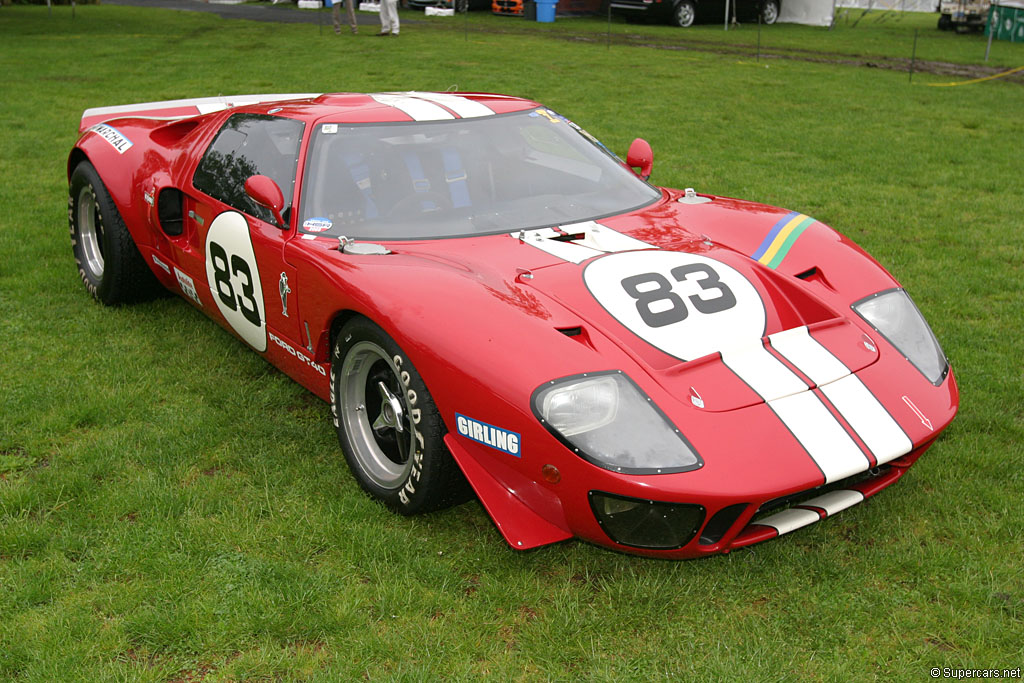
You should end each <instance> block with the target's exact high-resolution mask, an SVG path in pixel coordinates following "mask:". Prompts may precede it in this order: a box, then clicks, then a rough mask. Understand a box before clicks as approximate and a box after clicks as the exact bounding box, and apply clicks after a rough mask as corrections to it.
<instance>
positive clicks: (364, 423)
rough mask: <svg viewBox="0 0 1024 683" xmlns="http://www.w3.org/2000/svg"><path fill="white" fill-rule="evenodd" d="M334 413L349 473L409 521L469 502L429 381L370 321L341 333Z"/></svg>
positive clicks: (334, 360)
mask: <svg viewBox="0 0 1024 683" xmlns="http://www.w3.org/2000/svg"><path fill="white" fill-rule="evenodd" d="M331 412H332V414H333V416H334V424H335V427H336V429H337V431H338V441H339V442H340V443H341V448H342V451H343V452H344V454H345V459H346V460H347V462H348V465H349V468H350V469H351V470H352V474H353V475H354V476H355V478H356V480H357V481H358V482H359V485H360V486H362V488H363V489H364V490H365V491H366V492H368V493H369V494H370V495H372V496H373V497H375V498H377V499H379V500H381V501H382V502H384V503H385V504H386V505H388V506H389V507H391V508H393V509H395V510H396V511H398V512H400V513H402V514H407V515H409V514H416V513H421V512H430V511H432V510H438V509H441V508H445V507H448V506H450V505H453V504H455V503H460V502H462V501H463V500H465V499H466V498H468V494H469V487H468V484H467V482H466V480H465V478H464V477H463V476H462V472H461V471H460V470H459V467H458V465H457V464H456V463H455V460H454V459H453V458H452V456H451V454H450V453H448V449H447V448H446V447H445V445H444V440H443V439H444V434H445V427H444V422H443V421H442V420H441V415H440V414H439V413H438V410H437V407H436V406H435V405H434V401H433V399H432V398H431V397H430V392H429V391H428V390H427V387H426V385H425V384H424V383H423V379H422V378H421V377H420V375H419V373H418V372H417V371H416V368H415V367H414V366H413V364H412V363H411V362H410V361H409V359H408V357H407V356H406V355H405V353H404V352H403V351H402V349H401V348H400V347H399V346H398V344H397V343H395V341H394V340H393V339H391V337H389V336H388V334H387V333H386V332H384V330H382V329H381V328H380V327H378V326H377V325H376V324H374V323H373V322H371V321H370V320H367V319H366V318H362V317H359V318H354V319H352V320H350V321H349V322H348V323H346V324H345V326H344V327H343V328H342V329H341V331H340V332H339V333H338V338H337V340H336V342H335V344H334V350H333V354H332V357H331Z"/></svg>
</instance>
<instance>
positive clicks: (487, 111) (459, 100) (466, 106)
mask: <svg viewBox="0 0 1024 683" xmlns="http://www.w3.org/2000/svg"><path fill="white" fill-rule="evenodd" d="M396 94H397V93H396ZM404 94H406V95H411V96H412V97H417V98H419V99H421V100H427V101H429V102H433V103H434V104H440V105H441V106H443V107H447V108H448V109H451V110H452V111H453V112H455V113H456V114H458V115H459V116H460V117H461V118H464V119H471V118H475V117H477V116H491V115H492V114H494V110H493V109H491V108H490V107H488V106H487V105H485V104H481V103H480V102H475V101H473V100H470V99H466V98H465V97H460V96H459V95H452V94H451V93H441V92H409V93H404Z"/></svg>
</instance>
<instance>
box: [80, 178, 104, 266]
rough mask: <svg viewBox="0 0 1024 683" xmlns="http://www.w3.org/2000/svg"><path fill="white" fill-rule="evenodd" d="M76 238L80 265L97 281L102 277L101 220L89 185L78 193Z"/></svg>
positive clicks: (97, 203)
mask: <svg viewBox="0 0 1024 683" xmlns="http://www.w3.org/2000/svg"><path fill="white" fill-rule="evenodd" d="M78 239H79V241H80V243H81V245H82V267H83V268H85V269H87V270H88V271H89V274H90V275H91V276H92V277H93V278H95V279H96V280H97V281H98V280H101V279H102V278H103V265H104V261H103V220H102V218H100V206H99V202H98V201H97V200H96V193H95V192H94V191H93V189H92V186H91V185H88V184H86V185H84V186H83V187H82V189H81V190H80V191H79V193H78Z"/></svg>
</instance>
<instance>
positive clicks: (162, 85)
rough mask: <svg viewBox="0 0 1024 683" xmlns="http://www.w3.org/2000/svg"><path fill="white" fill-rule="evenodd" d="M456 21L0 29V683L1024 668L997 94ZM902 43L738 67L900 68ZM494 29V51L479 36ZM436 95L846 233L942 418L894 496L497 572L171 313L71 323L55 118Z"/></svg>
mask: <svg viewBox="0 0 1024 683" xmlns="http://www.w3.org/2000/svg"><path fill="white" fill-rule="evenodd" d="M407 16H408V17H409V18H410V19H411V18H412V15H411V14H410V15H407ZM928 16H929V17H931V15H928ZM472 19H473V21H474V24H473V31H470V32H468V33H465V34H463V33H460V32H459V30H458V27H457V26H455V25H454V24H444V23H442V22H429V23H421V24H415V23H412V22H411V21H409V22H408V23H407V24H406V25H405V26H404V27H403V28H404V30H403V31H402V38H401V39H400V40H386V41H385V40H377V39H371V38H370V37H368V36H367V35H365V32H364V34H361V35H360V36H357V37H351V36H347V35H346V36H342V37H340V38H339V37H336V36H334V35H333V33H331V32H329V31H325V32H324V33H323V34H322V35H321V34H320V33H319V31H318V29H317V27H316V26H310V25H275V24H257V23H250V22H241V21H237V22H228V21H222V20H219V19H217V18H216V17H213V16H210V15H204V14H193V13H176V12H170V11H164V10H141V9H130V8H119V7H109V6H89V7H78V8H77V12H76V16H75V17H74V18H72V16H71V9H70V8H67V7H60V8H55V9H54V11H53V14H52V17H51V16H49V15H48V14H47V11H46V9H45V8H23V7H14V8H12V7H4V8H2V9H0V45H2V47H0V84H2V86H0V93H2V97H0V131H2V133H0V178H2V182H0V312H2V315H0V331H2V336H3V340H2V346H0V401H2V403H0V679H5V680H6V679H11V680H26V681H51V680H81V681H96V680H119V681H120V680H128V681H136V680H138V681H168V680H171V681H199V680H203V681H221V680H324V681H328V680H330V681H333V680H345V679H357V678H370V679H385V680H387V679H398V680H424V681H426V680H435V679H438V678H451V679H456V680H459V679H473V678H477V677H487V678H493V679H498V680H531V679H553V680H568V679H577V678H585V679H596V680H612V679H614V680H652V679H653V680H678V679H696V680H707V679H718V678H722V679H742V680H799V681H805V680H826V681H828V680H836V679H858V680H863V679H889V678H896V679H901V680H924V679H928V678H929V669H931V668H932V667H971V668H991V667H1000V668H1004V667H1005V668H1014V667H1020V666H1022V665H1024V646H1022V643H1024V562H1022V558H1024V506H1022V502H1021V501H1022V497H1024V475H1022V472H1024V447H1022V441H1024V399H1022V396H1024V368H1022V357H1024V353H1022V351H1021V333H1022V330H1024V304H1022V291H1024V230H1022V212H1024V198H1022V196H1021V188H1022V186H1024V183H1022V173H1021V171H1022V168H1024V149H1022V146H1021V144H1020V140H1021V139H1022V136H1024V117H1022V116H1021V113H1022V112H1024V87H1021V85H1019V84H1017V83H1012V82H1006V81H1002V80H996V81H988V82H984V83H979V84H975V85H965V86H963V87H952V88H936V87H929V85H930V84H933V83H939V82H947V81H949V80H950V79H949V78H948V77H939V76H930V75H916V76H915V77H914V81H913V83H908V77H907V74H905V73H899V72H895V71H888V70H878V69H869V68H861V67H854V66H846V65H842V64H833V63H814V62H807V61H799V60H787V59H773V60H770V61H761V62H757V61H755V60H754V59H753V58H751V57H747V56H737V55H735V54H732V55H730V54H720V53H717V52H715V51H714V50H712V49H702V48H701V49H689V50H656V49H649V48H642V47H635V46H627V45H619V44H612V45H611V46H610V47H609V46H607V45H605V44H604V43H602V42H600V40H597V41H595V42H591V43H588V42H580V41H576V40H572V41H570V40H565V39H564V35H558V34H559V32H562V33H565V32H567V31H569V30H570V29H571V30H572V31H575V32H579V33H585V32H587V31H589V32H591V33H593V34H595V35H598V36H599V35H600V33H601V31H602V30H604V29H605V28H606V27H605V26H604V24H603V23H602V22H600V21H598V20H573V21H572V22H568V21H566V22H561V21H559V22H556V24H555V25H554V26H555V28H552V29H548V30H547V33H548V34H550V35H547V34H545V33H543V32H541V33H537V34H529V33H526V32H525V31H522V29H523V28H524V27H525V26H526V25H525V24H524V23H522V22H516V20H505V21H504V22H502V21H501V20H499V19H496V18H493V17H479V18H477V17H473V18H472ZM933 20H934V17H932V18H931V19H929V20H928V22H926V23H927V24H928V26H929V27H930V26H931V25H933ZM917 21H921V19H920V18H915V17H908V18H904V19H901V20H899V21H895V20H888V21H884V22H878V21H872V20H871V19H870V18H868V19H865V20H864V21H862V22H861V23H860V24H859V25H858V26H857V28H855V29H854V28H850V27H849V26H846V27H844V26H843V24H842V23H840V26H839V27H838V28H837V30H836V31H835V32H833V33H829V32H827V31H825V30H823V29H808V28H805V27H784V26H776V27H772V28H771V30H765V31H764V33H763V35H762V39H763V40H764V41H765V42H766V44H768V45H772V44H775V45H784V46H788V47H796V46H798V45H800V46H804V47H810V48H813V49H817V50H823V51H829V52H848V53H851V54H858V55H878V56H891V55H898V56H907V55H908V54H909V48H910V44H909V42H908V41H907V37H908V36H912V33H913V27H912V26H911V24H913V23H914V22H917ZM504 26H514V28H515V30H516V31H518V32H517V33H509V34H499V33H488V32H487V31H488V30H490V29H489V28H488V27H493V28H494V30H498V29H501V30H505V29H504V28H502V27H504ZM613 29H614V30H615V31H619V32H627V31H628V32H633V33H643V32H645V31H646V32H649V35H650V36H652V40H653V39H655V38H657V39H666V40H668V39H671V40H681V39H682V38H676V37H675V36H678V35H679V33H678V32H670V30H669V29H667V28H663V27H636V26H627V25H626V24H615V25H613ZM922 33H924V31H923V29H922ZM931 33H933V34H934V35H928V36H927V40H924V47H923V46H922V45H919V56H920V51H921V50H922V49H924V50H925V53H926V54H931V55H932V56H930V57H927V58H929V59H939V58H941V59H945V60H947V61H960V62H962V63H980V62H981V59H982V56H983V53H984V42H983V39H980V38H978V37H976V36H951V35H949V34H938V32H937V31H934V30H932V31H931ZM686 35H687V37H688V38H687V39H693V40H703V41H712V42H713V41H724V40H738V38H737V36H742V37H743V38H744V39H745V40H746V39H749V38H750V37H751V36H752V35H753V32H752V31H749V30H747V29H746V28H744V29H741V31H736V32H730V33H729V34H728V36H727V37H725V34H724V32H722V31H720V30H718V31H717V32H716V31H714V30H713V29H712V28H711V27H702V28H699V29H695V30H693V31H689V32H687V33H686ZM887 36H888V37H889V38H887ZM892 36H897V37H892ZM929 45H931V47H929ZM698 47H699V46H698ZM929 50H933V52H928V51H929ZM971 55H973V56H971ZM993 61H994V63H995V64H997V65H1001V66H1004V67H1007V68H1009V67H1015V66H1020V65H1021V64H1024V46H1022V45H1010V44H996V45H995V46H994V47H993ZM452 86H456V87H458V88H459V89H461V90H485V91H497V92H507V93H512V94H519V95H525V96H529V97H532V98H535V99H539V100H541V101H544V102H545V103H547V104H548V105H550V106H552V107H553V108H555V109H557V110H559V111H561V112H563V113H565V114H566V115H568V116H571V117H572V118H574V119H575V120H576V121H577V122H579V123H580V124H582V125H583V126H585V127H586V128H587V129H588V130H589V131H590V132H591V133H593V134H595V135H596V136H598V137H599V138H601V139H602V140H604V141H605V142H606V143H607V144H608V145H609V146H610V147H611V148H612V149H614V150H617V151H619V152H620V153H624V151H625V149H626V147H627V146H628V143H629V141H630V140H632V139H633V137H636V136H643V137H645V138H647V139H648V140H649V141H650V142H651V144H652V146H653V148H654V151H655V166H654V180H655V181H656V182H658V183H659V184H662V185H669V186H675V187H687V186H693V187H696V188H697V189H699V190H706V191H711V192H716V193H719V194H727V195H733V196H740V197H745V198H751V199H758V200H761V201H765V202H768V203H773V204H778V205H781V206H785V207H788V208H790V209H794V210H800V211H803V212H806V213H809V214H812V215H814V216H815V217H816V218H818V219H819V220H822V221H824V222H826V223H829V224H831V225H833V226H835V227H836V228H838V229H840V230H842V231H844V232H846V233H847V234H848V235H850V236H851V237H852V238H854V239H855V240H857V241H858V242H859V243H860V244H861V245H862V246H864V247H865V248H867V249H868V250H869V251H870V252H871V253H872V254H874V255H875V256H876V258H878V259H879V260H880V261H881V262H882V263H883V264H885V265H886V266H887V267H888V268H889V269H890V270H891V271H892V272H893V273H894V275H895V276H896V277H897V278H898V279H900V280H901V282H902V283H903V284H904V285H905V286H906V287H907V289H908V290H909V291H910V292H911V294H912V295H913V296H914V297H915V299H916V301H917V303H918V305H919V306H920V307H921V308H922V310H923V311H924V313H925V315H926V316H927V317H928V319H929V320H930V321H931V324H932V326H933V328H934V329H935V332H936V334H937V336H938V337H939V339H940V340H941V341H942V343H943V345H944V347H945V350H946V352H947V353H948V355H949V356H950V358H951V360H952V363H953V367H954V371H955V373H956V374H957V378H958V380H959V383H960V387H961V392H962V406H961V413H960V415H959V417H958V418H957V420H956V421H955V422H954V424H953V426H952V427H951V428H950V429H949V430H948V431H947V433H946V434H945V435H944V437H943V438H942V439H941V440H940V441H939V443H938V444H937V445H936V446H935V447H934V448H933V449H932V450H931V451H930V452H929V453H928V454H927V455H926V456H925V457H924V458H923V459H922V460H921V461H920V462H919V463H918V465H917V466H916V467H915V468H914V469H913V470H912V471H911V472H910V474H909V475H908V476H907V477H905V478H904V479H903V480H901V481H900V483H899V484H897V485H896V486H895V487H893V488H891V489H889V490H888V491H886V492H884V493H883V494H881V495H879V496H878V497H876V498H874V499H872V500H871V501H870V502H869V503H866V504H864V505H861V506H858V507H856V508H853V509H851V510H848V511H846V512H844V513H842V514H841V515H839V516H837V517H836V518H834V519H831V520H828V521H826V522H824V523H822V524H818V525H814V526H813V527H810V528H807V529H804V530H801V531H799V532H795V533H793V534H791V535H789V536H786V537H785V538H783V539H780V540H777V541H774V542H771V543H768V544H765V545H761V546H757V547H755V548H753V549H750V550H745V551H742V552H737V553H734V554H732V555H730V556H723V557H717V558H713V559H708V560H701V561H695V562H660V561H652V560H645V559H640V558H635V557H630V556H624V555H619V554H616V553H612V552H608V551H606V550H602V549H599V548H596V547H592V546H589V545H586V544H583V543H575V542H570V543H564V544H560V545H557V546H553V547H549V548H544V549H540V550H537V551H533V552H528V553H516V552H514V551H512V550H510V549H508V548H507V547H506V545H505V544H504V542H503V541H502V540H501V538H500V536H499V535H498V533H497V532H496V531H495V529H494V528H493V526H492V524H491V522H490V521H489V519H488V518H487V516H486V514H485V513H484V511H483V510H482V508H481V507H480V506H479V504H478V503H476V502H471V503H467V504H465V505H463V506H461V507H458V508H455V509H453V510H450V511H446V512H442V513H437V514H433V515H430V516H426V517H421V518H413V519H408V518H401V517H398V516H395V515H392V514H389V513H388V512H386V511H385V510H384V509H383V508H381V507H380V506H379V505H377V504H375V503H374V502H372V501H371V500H370V499H368V498H367V497H366V496H364V495H363V494H362V493H361V492H360V490H359V488H358V486H357V485H356V484H355V482H354V481H353V480H352V478H351V476H350V475H349V473H348V471H347V468H346V466H345V463H344V461H343V459H342V458H341V457H340V453H339V450H338V445H337V442H336V439H335V437H334V436H333V434H332V432H331V429H330V428H329V422H328V418H329V410H328V408H327V406H326V405H324V404H321V403H320V402H318V401H317V400H315V399H313V398H312V397H310V396H309V395H308V394H306V393H305V392H304V391H303V390H301V389H300V388H299V387H298V386H297V385H295V384H293V383H292V382H291V381H290V380H288V379H287V378H286V377H284V376H283V375H282V374H280V373H278V372H277V371H276V370H274V369H272V368H271V367H270V366H268V365H267V364H266V363H265V362H264V361H263V360H262V359H260V358H259V357H258V356H256V355H255V354H253V353H252V352H250V351H248V350H247V349H246V348H245V347H244V346H243V345H242V344H241V343H240V342H238V341H236V340H235V339H234V338H232V337H231V336H230V335H228V334H227V333H226V332H224V331H223V330H221V329H220V328H219V327H217V326H216V325H215V324H213V323H212V322H210V321H208V320H206V319H205V318H203V317H202V316H201V315H200V314H199V313H198V312H196V311H195V310H193V309H192V308H191V307H189V306H188V305H186V304H184V303H183V302H180V301H178V300H176V299H163V300H160V301H157V302H154V303H150V304H145V305H140V306H136V307H132V308H123V309H104V308H102V307H101V306H99V305H98V304H95V303H93V302H92V300H91V299H90V298H89V296H88V295H87V294H86V292H85V290H84V289H83V287H82V286H81V284H80V282H79V280H78V276H77V273H76V271H75V267H74V262H73V260H72V256H71V249H70V245H69V241H68V237H67V227H66V225H67V222H66V177H65V161H66V156H67V153H68V151H69V149H70V147H71V145H72V144H73V142H74V140H75V131H76V129H77V123H78V119H79V117H80V115H81V112H82V110H83V109H85V108H86V107H90V106H100V105H113V104H123V103H128V102H137V101H149V100H159V99H171V98H179V97H195V96H203V95H215V94H218V93H223V94H231V93H241V92H314V91H333V90H355V91H360V90H392V89H394V90H399V89H401V90H407V89H425V90H426V89H439V90H445V89H447V88H449V87H452Z"/></svg>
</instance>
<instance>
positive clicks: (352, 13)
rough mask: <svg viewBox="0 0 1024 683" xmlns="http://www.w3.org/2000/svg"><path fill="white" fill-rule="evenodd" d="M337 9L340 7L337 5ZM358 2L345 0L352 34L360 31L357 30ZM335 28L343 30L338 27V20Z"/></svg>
mask: <svg viewBox="0 0 1024 683" xmlns="http://www.w3.org/2000/svg"><path fill="white" fill-rule="evenodd" d="M334 6H335V7H337V6H338V5H337V4H335V5H334ZM355 8H356V0H345V13H346V14H347V15H348V27H349V28H350V29H352V33H358V32H359V29H358V28H356V9H355ZM334 27H335V28H336V29H338V30H339V31H340V30H341V27H339V26H338V19H335V20H334Z"/></svg>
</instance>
